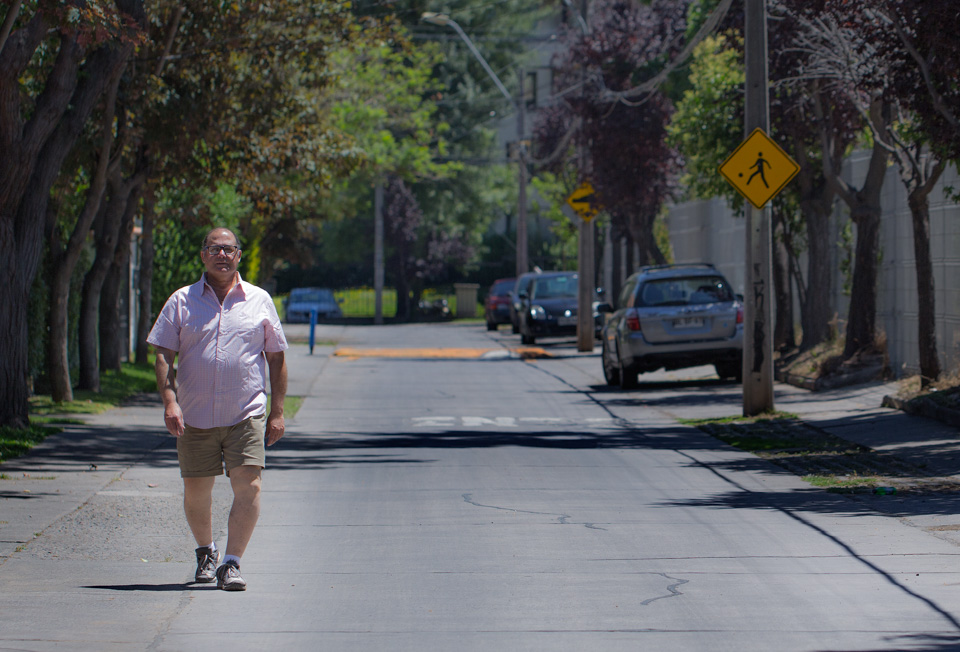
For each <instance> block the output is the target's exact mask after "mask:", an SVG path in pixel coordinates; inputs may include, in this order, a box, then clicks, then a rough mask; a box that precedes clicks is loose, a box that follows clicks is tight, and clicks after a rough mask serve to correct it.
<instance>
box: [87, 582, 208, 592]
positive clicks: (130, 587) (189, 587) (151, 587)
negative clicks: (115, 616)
mask: <svg viewBox="0 0 960 652" xmlns="http://www.w3.org/2000/svg"><path fill="white" fill-rule="evenodd" d="M80 588H84V589H100V590H103V591H123V592H129V591H147V592H150V593H166V592H170V591H210V590H217V585H216V584H195V583H193V582H188V583H186V584H94V585H90V586H83V587H80Z"/></svg>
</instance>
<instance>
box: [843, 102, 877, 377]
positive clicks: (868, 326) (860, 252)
mask: <svg viewBox="0 0 960 652" xmlns="http://www.w3.org/2000/svg"><path fill="white" fill-rule="evenodd" d="M870 116H871V125H872V127H871V128H872V129H875V130H876V131H873V136H874V138H873V141H874V142H873V152H872V154H871V156H870V165H869V166H868V169H867V176H866V178H865V179H864V180H863V186H861V188H860V189H859V190H857V191H854V190H852V189H850V188H849V186H848V185H847V184H846V183H845V182H843V181H842V180H840V179H839V175H838V177H837V183H838V185H839V186H840V188H841V192H840V196H841V197H842V198H843V200H844V202H846V204H847V206H849V207H850V219H852V220H853V223H854V224H855V225H856V226H857V244H856V249H855V255H854V263H853V264H854V268H853V286H852V288H851V291H850V312H849V314H848V316H847V336H846V342H844V348H843V358H844V360H848V359H850V358H851V357H853V355H854V354H855V353H857V352H858V351H860V350H861V349H863V348H864V347H870V346H873V344H874V343H875V340H876V335H877V333H876V324H877V271H878V267H879V262H878V260H877V258H878V257H879V255H880V216H881V213H882V209H881V206H880V193H881V191H882V190H883V182H884V179H885V178H886V175H887V161H888V160H889V153H888V146H887V145H886V144H885V142H884V140H885V138H886V130H887V125H889V124H890V107H889V106H888V105H886V104H884V103H883V102H882V101H880V100H879V99H875V100H874V101H873V102H872V103H871V106H870Z"/></svg>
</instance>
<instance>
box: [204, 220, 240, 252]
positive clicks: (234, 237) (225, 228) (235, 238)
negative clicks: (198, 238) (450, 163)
mask: <svg viewBox="0 0 960 652" xmlns="http://www.w3.org/2000/svg"><path fill="white" fill-rule="evenodd" d="M218 231H226V232H227V233H229V234H230V235H232V236H233V241H234V242H235V243H236V244H237V248H238V249H239V248H240V238H238V237H237V234H236V233H234V232H233V231H231V230H230V229H228V228H227V227H225V226H218V227H215V228H213V229H210V230H209V231H207V235H205V236H203V246H204V247H206V246H207V242H208V241H209V240H210V236H211V235H213V234H214V233H216V232H218Z"/></svg>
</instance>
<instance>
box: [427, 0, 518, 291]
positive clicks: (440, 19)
mask: <svg viewBox="0 0 960 652" xmlns="http://www.w3.org/2000/svg"><path fill="white" fill-rule="evenodd" d="M420 19H421V20H422V21H423V22H425V23H430V24H431V25H439V26H441V27H452V28H453V30H454V31H455V32H456V33H457V34H458V35H459V36H460V38H461V39H463V42H464V43H466V44H467V47H468V48H470V52H472V53H473V56H474V57H476V59H477V61H479V62H480V65H481V66H483V69H484V70H485V71H486V72H487V75H489V76H490V79H492V80H493V83H494V84H496V86H497V89H498V90H499V91H500V92H501V93H502V94H503V96H504V97H505V98H507V100H508V101H509V102H510V104H512V105H513V108H514V109H516V111H517V156H518V165H519V167H520V171H519V177H520V188H519V194H518V199H517V276H518V277H519V276H520V275H521V274H525V273H526V272H527V152H526V147H525V146H524V144H523V122H524V98H523V71H521V72H520V93H519V100H515V99H514V98H513V96H512V95H510V91H508V90H507V88H506V86H504V85H503V82H502V81H500V78H499V77H497V73H495V72H493V68H491V67H490V64H488V63H487V60H486V59H484V58H483V55H482V54H480V51H479V50H477V47H476V46H475V45H474V44H473V41H471V40H470V37H469V36H467V34H466V32H464V31H463V29H462V28H461V27H460V25H458V24H457V21H455V20H453V19H452V18H450V16H448V15H447V14H440V13H436V12H433V11H426V12H424V13H423V14H421V15H420Z"/></svg>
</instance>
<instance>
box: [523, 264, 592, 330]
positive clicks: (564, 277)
mask: <svg viewBox="0 0 960 652" xmlns="http://www.w3.org/2000/svg"><path fill="white" fill-rule="evenodd" d="M578 278H579V277H578V275H577V273H576V272H543V273H542V274H537V275H535V276H534V277H533V278H532V279H531V280H530V283H529V286H528V287H527V288H526V289H524V290H523V291H521V293H520V303H521V307H520V310H519V321H520V328H519V330H520V341H521V342H523V343H524V344H534V343H535V342H536V339H537V338H538V337H548V336H558V335H576V334H577V301H578V289H577V288H578V286H579V283H578Z"/></svg>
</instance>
